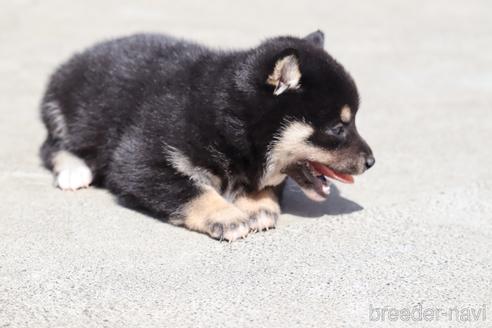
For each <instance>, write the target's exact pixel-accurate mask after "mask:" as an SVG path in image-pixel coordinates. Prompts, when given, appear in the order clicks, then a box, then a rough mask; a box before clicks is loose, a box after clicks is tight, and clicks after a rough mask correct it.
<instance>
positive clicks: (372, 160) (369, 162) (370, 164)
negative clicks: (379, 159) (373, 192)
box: [366, 155, 376, 169]
mask: <svg viewBox="0 0 492 328" xmlns="http://www.w3.org/2000/svg"><path fill="white" fill-rule="evenodd" d="M374 163H376V159H375V158H374V156H372V155H369V156H367V157H366V168H368V169H370V168H371V167H373V166H374Z"/></svg>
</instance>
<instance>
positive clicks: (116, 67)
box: [41, 31, 374, 240]
mask: <svg viewBox="0 0 492 328" xmlns="http://www.w3.org/2000/svg"><path fill="white" fill-rule="evenodd" d="M323 39H324V37H323V33H322V32H320V31H317V32H314V33H312V34H310V35H308V36H307V37H305V38H295V37H277V38H272V39H269V40H267V41H265V42H263V43H262V44H260V45H259V46H258V47H256V48H253V49H250V50H245V51H232V52H225V51H214V50H210V49H208V48H206V47H203V46H200V45H197V44H195V43H190V42H185V41H182V40H178V39H174V38H172V37H169V36H164V35H150V34H142V35H135V36H130V37H126V38H121V39H117V40H113V41H109V42H104V43H101V44H98V45H96V46H94V47H92V48H90V49H88V50H86V51H84V52H82V53H80V54H77V55H75V56H74V57H73V58H71V59H70V60H69V61H68V62H67V63H65V64H63V65H62V66H61V67H60V68H59V69H58V70H57V71H56V72H55V73H54V75H53V76H52V77H51V80H50V83H49V85H48V88H47V91H46V94H45V96H44V98H43V101H42V105H41V109H42V118H43V121H44V123H45V125H46V127H47V129H48V137H47V139H46V141H45V142H44V144H43V146H42V149H41V156H42V159H43V161H44V164H45V165H46V166H47V167H48V168H49V169H51V170H52V171H53V172H54V174H55V178H56V183H57V185H58V187H60V188H61V189H63V190H76V189H79V188H83V187H87V186H88V185H90V184H91V183H94V184H98V185H102V186H104V187H106V188H108V189H109V190H110V191H111V192H113V193H114V194H115V195H116V196H117V197H118V199H119V200H120V201H121V202H122V203H123V204H125V205H127V206H131V207H136V208H140V209H144V210H146V211H148V212H150V213H152V214H153V215H155V216H157V217H160V218H162V219H166V220H169V222H171V223H173V224H178V225H184V226H185V227H187V228H189V229H192V230H196V231H200V232H203V233H206V234H208V235H210V236H212V237H214V238H217V239H226V240H235V239H237V238H240V237H243V236H246V235H247V234H248V233H250V232H251V231H257V230H263V229H268V228H270V227H274V226H275V224H276V221H277V218H278V216H279V214H280V208H279V204H278V198H277V196H276V193H275V191H274V189H275V187H276V186H280V185H282V182H283V181H284V180H285V178H286V177H287V176H290V177H291V178H292V179H294V180H295V181H296V182H297V183H298V184H299V186H300V187H301V188H302V190H303V191H304V192H305V193H306V195H307V196H309V197H310V198H312V199H314V200H318V201H319V200H323V199H325V198H326V197H327V195H328V193H329V179H336V180H340V181H343V182H352V176H351V175H354V174H360V173H362V172H364V171H365V170H366V169H367V168H369V167H371V166H372V165H373V164H374V157H373V156H372V153H371V149H370V148H369V147H368V145H367V144H366V143H365V142H364V140H363V139H362V138H361V137H360V136H359V134H358V133H357V130H356V128H355V114H356V112H357V109H358V105H359V103H358V94H357V89H356V86H355V84H354V81H353V80H352V78H351V77H350V76H349V74H348V73H347V72H346V71H345V70H344V68H343V67H342V66H341V65H340V64H339V63H337V62H336V61H335V60H334V59H333V58H332V57H331V56H330V55H328V54H327V53H326V52H325V51H324V50H323V42H324V41H323Z"/></svg>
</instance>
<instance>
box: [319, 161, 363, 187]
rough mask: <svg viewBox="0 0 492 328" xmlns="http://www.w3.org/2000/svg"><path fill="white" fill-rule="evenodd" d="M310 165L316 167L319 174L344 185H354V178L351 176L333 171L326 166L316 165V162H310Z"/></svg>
mask: <svg viewBox="0 0 492 328" xmlns="http://www.w3.org/2000/svg"><path fill="white" fill-rule="evenodd" d="M310 164H311V165H312V166H313V167H314V169H315V170H316V171H318V172H319V173H321V174H323V175H326V176H327V177H329V178H332V179H335V180H338V181H341V182H343V183H354V177H352V176H351V175H349V174H343V173H339V172H335V171H333V170H332V169H330V168H329V167H327V166H324V165H323V164H320V163H316V162H310Z"/></svg>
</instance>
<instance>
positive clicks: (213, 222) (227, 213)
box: [207, 206, 249, 241]
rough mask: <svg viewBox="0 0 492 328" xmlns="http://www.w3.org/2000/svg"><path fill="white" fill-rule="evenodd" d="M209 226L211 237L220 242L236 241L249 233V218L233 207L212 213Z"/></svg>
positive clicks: (208, 222)
mask: <svg viewBox="0 0 492 328" xmlns="http://www.w3.org/2000/svg"><path fill="white" fill-rule="evenodd" d="M207 226H208V230H209V235H210V236H211V237H212V238H215V239H218V240H224V239H225V240H228V241H234V240H237V239H239V238H244V237H246V236H247V235H248V233H249V225H248V216H247V215H246V214H245V213H243V212H241V211H240V210H239V209H237V208H235V207H233V206H230V207H227V208H225V209H222V210H220V211H217V212H215V213H212V214H211V216H210V217H209V218H208V219H207Z"/></svg>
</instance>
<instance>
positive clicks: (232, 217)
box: [171, 187, 249, 241]
mask: <svg viewBox="0 0 492 328" xmlns="http://www.w3.org/2000/svg"><path fill="white" fill-rule="evenodd" d="M179 221H180V222H182V224H183V225H184V226H186V227H187V228H188V229H191V230H196V231H200V232H204V233H206V234H208V235H210V236H211V237H213V238H216V239H219V240H222V239H226V240H229V241H233V240H236V239H238V238H241V237H245V236H246V235H247V234H248V233H249V225H248V215H247V214H246V213H244V212H242V211H241V210H239V209H238V208H237V207H236V206H234V205H233V204H231V203H229V202H227V201H226V200H225V199H224V198H222V196H220V195H219V194H218V193H217V191H215V189H213V188H211V187H205V188H204V189H203V192H202V193H201V194H199V195H198V196H197V197H196V198H194V199H192V200H190V201H189V202H188V203H187V204H186V205H185V206H183V208H182V210H180V211H179ZM171 222H173V219H172V218H171Z"/></svg>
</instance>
